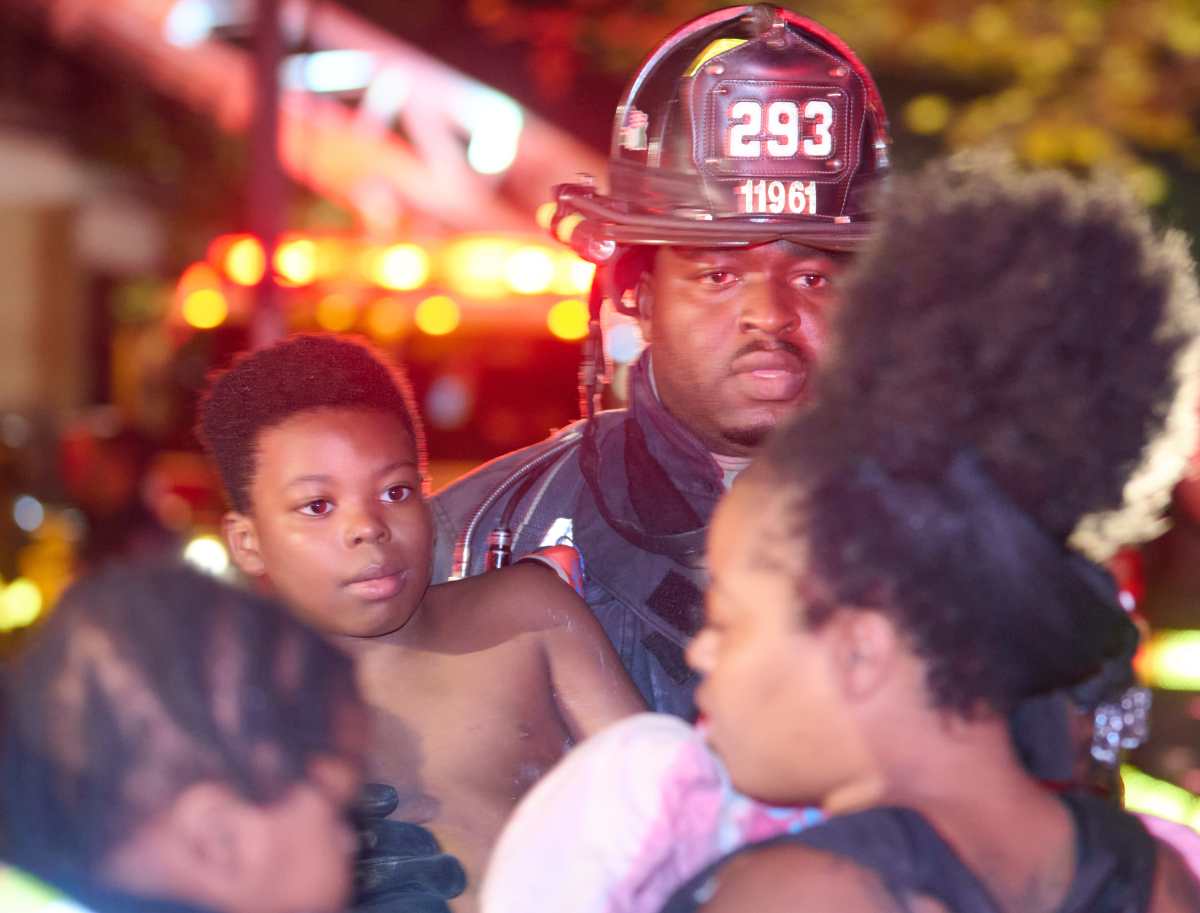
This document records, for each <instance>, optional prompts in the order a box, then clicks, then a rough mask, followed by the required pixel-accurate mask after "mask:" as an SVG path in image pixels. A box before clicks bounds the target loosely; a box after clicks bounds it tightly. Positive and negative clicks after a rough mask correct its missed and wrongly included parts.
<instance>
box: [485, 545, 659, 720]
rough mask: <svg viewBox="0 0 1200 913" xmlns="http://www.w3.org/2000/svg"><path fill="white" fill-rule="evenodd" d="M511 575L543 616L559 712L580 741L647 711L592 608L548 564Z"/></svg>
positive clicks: (543, 641)
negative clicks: (614, 723) (615, 722)
mask: <svg viewBox="0 0 1200 913" xmlns="http://www.w3.org/2000/svg"><path fill="white" fill-rule="evenodd" d="M505 573H506V574H508V575H510V579H512V580H513V581H514V583H517V582H518V581H519V584H518V585H519V586H520V588H521V602H522V603H523V604H524V605H525V606H527V607H530V608H532V609H533V610H534V611H536V612H537V614H538V623H537V626H536V627H537V628H538V635H539V637H540V640H541V646H542V651H543V655H544V656H545V658H546V665H547V668H548V669H549V673H550V685H551V689H552V691H553V694H554V701H555V704H556V705H557V707H558V711H559V713H560V714H561V715H562V718H563V720H564V721H565V722H566V724H567V729H568V731H569V732H570V734H571V738H572V739H574V740H575V741H580V740H582V739H584V738H586V737H587V736H589V735H591V734H592V733H593V732H596V731H597V730H599V729H601V728H603V727H604V726H606V725H608V724H609V723H611V722H614V721H615V720H619V719H622V718H624V717H627V716H630V715H631V714H634V713H642V712H644V711H645V710H646V703H645V701H643V700H642V696H641V695H640V694H639V693H638V690H637V688H636V687H634V684H633V682H632V681H630V679H629V676H628V674H626V672H625V668H624V667H623V666H622V665H621V659H620V657H619V656H617V651H616V650H614V649H613V646H612V644H611V643H610V642H609V640H608V637H607V635H605V633H604V629H603V628H602V627H600V623H599V622H598V621H596V618H595V616H594V615H592V610H591V609H589V608H588V605H587V603H586V602H584V601H583V600H582V599H580V598H579V596H577V595H576V594H575V591H574V590H572V589H571V588H570V587H569V586H567V585H566V584H565V583H563V582H562V580H560V579H559V578H558V577H557V576H556V575H555V573H554V572H553V571H551V570H549V569H548V568H540V567H538V566H537V565H536V564H528V563H522V564H520V565H517V566H516V567H513V568H511V569H507V570H506V571H505Z"/></svg>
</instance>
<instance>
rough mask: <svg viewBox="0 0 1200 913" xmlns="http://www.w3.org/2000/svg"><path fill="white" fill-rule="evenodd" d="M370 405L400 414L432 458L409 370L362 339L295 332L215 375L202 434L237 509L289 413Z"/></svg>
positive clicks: (244, 504)
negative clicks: (272, 433)
mask: <svg viewBox="0 0 1200 913" xmlns="http://www.w3.org/2000/svg"><path fill="white" fill-rule="evenodd" d="M329 408H334V409H371V410H376V411H379V412H384V413H387V414H389V415H395V416H397V417H399V418H400V420H401V421H402V422H403V423H404V427H405V428H407V429H408V431H409V432H410V433H411V434H412V436H413V440H414V441H415V443H416V446H417V453H418V459H419V462H420V464H421V466H422V468H423V467H424V464H425V437H424V433H423V431H422V428H421V424H420V417H419V413H418V412H417V408H416V405H415V403H414V401H413V394H412V387H411V385H410V384H409V382H408V378H407V377H406V375H405V374H404V371H403V370H402V369H401V368H400V367H399V366H397V365H394V364H392V363H391V362H390V361H389V360H388V359H387V358H386V356H384V355H383V353H381V352H379V351H378V350H377V349H375V348H373V347H372V346H370V345H368V344H367V343H365V342H362V341H360V340H356V339H351V338H347V337H345V336H334V335H330V334H322V333H305V334H297V335H295V336H291V337H289V338H287V339H285V340H283V341H282V342H279V343H276V344H275V345H273V346H271V347H269V348H266V349H262V350H260V351H257V352H244V353H242V354H241V355H239V356H238V357H237V358H235V359H234V362H233V364H232V365H231V366H230V367H229V368H228V369H226V370H224V371H218V372H214V373H213V374H212V375H210V377H209V383H208V389H207V391H206V392H205V394H204V396H203V397H202V398H201V401H200V409H199V412H200V417H199V421H198V423H197V430H196V435H197V437H198V438H199V439H200V442H201V444H202V445H203V446H204V449H205V452H207V453H208V455H209V457H210V458H211V459H212V460H213V462H214V463H216V465H217V470H218V471H219V472H220V474H221V483H222V486H223V487H224V489H225V496H226V498H227V499H228V501H229V503H230V505H231V506H232V507H233V509H234V510H236V511H240V512H242V513H246V512H248V511H249V510H250V509H251V504H250V486H251V483H252V482H253V479H254V471H255V459H256V454H257V449H258V440H259V436H260V435H261V434H262V432H263V431H264V430H265V429H267V428H270V427H272V426H275V425H278V424H279V423H280V422H282V421H284V420H285V419H288V418H290V417H291V416H293V415H296V414H297V413H301V412H308V411H310V410H313V409H329Z"/></svg>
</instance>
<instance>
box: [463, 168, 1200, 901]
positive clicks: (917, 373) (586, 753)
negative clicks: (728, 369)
mask: <svg viewBox="0 0 1200 913" xmlns="http://www.w3.org/2000/svg"><path fill="white" fill-rule="evenodd" d="M882 202H883V206H882V207H881V209H882V211H884V212H886V213H887V215H886V216H885V217H884V219H883V220H882V222H881V224H880V227H879V234H878V236H877V237H876V238H875V239H874V240H873V241H872V242H871V243H870V244H869V245H868V246H867V248H866V249H865V250H864V252H863V254H862V261H861V263H859V264H857V265H856V267H855V268H854V270H853V271H852V273H851V275H850V277H849V281H848V285H847V286H846V289H845V298H844V303H843V305H842V307H841V308H840V309H838V310H836V311H835V312H834V316H833V321H832V326H831V332H832V337H831V339H830V350H829V359H828V361H827V362H826V363H825V366H824V367H823V368H822V371H821V372H819V373H818V375H817V389H816V395H815V399H814V403H813V405H812V406H810V407H809V408H808V409H806V410H805V411H804V412H802V413H801V414H799V415H798V416H797V417H796V418H795V419H793V420H792V421H791V422H789V423H788V424H786V425H784V426H782V427H781V429H780V430H779V432H778V433H777V434H776V435H774V436H773V437H772V438H770V439H769V440H768V442H767V444H766V447H765V450H764V452H763V454H762V456H760V457H759V458H758V459H757V460H756V462H755V463H753V464H752V465H751V467H750V468H749V469H748V470H747V472H746V473H745V474H743V476H742V477H740V478H739V480H738V481H737V482H735V484H734V485H733V487H732V489H731V491H730V493H729V494H728V495H727V496H726V497H725V498H724V499H723V500H722V502H721V503H720V504H719V506H718V508H717V511H716V515H715V521H714V524H713V526H712V527H711V529H710V536H709V541H708V551H707V555H708V562H709V568H710V571H711V574H712V586H711V588H710V589H709V590H708V592H707V594H706V603H707V606H706V619H705V623H704V626H703V627H702V629H701V631H700V633H699V634H698V635H697V637H696V639H695V640H694V641H693V642H692V644H691V646H690V648H689V652H688V659H689V662H690V663H691V665H692V667H693V668H694V669H696V670H697V671H698V672H700V673H701V674H702V676H703V680H702V682H701V684H700V686H699V689H698V691H697V703H698V706H699V707H700V709H701V712H702V714H703V723H702V724H701V725H699V726H695V727H692V726H688V725H686V724H684V723H683V722H682V721H680V720H678V719H675V718H673V717H670V716H666V715H663V714H643V715H639V716H637V717H634V718H632V719H630V720H626V721H623V722H621V723H619V724H617V725H615V726H612V727H610V728H609V729H607V730H606V731H605V732H604V733H603V734H602V735H601V736H599V737H598V738H596V739H592V740H590V741H589V742H588V743H587V744H585V745H583V746H581V747H580V748H579V749H578V750H577V751H575V752H572V754H571V755H570V756H568V757H567V758H565V759H564V761H563V762H562V763H561V764H560V765H559V766H558V767H557V768H556V769H555V770H554V771H552V772H551V773H550V774H549V775H548V776H547V777H546V778H544V779H543V780H542V782H540V783H539V784H538V786H537V787H535V788H534V790H532V791H531V792H530V794H529V796H527V797H526V799H525V800H524V801H523V802H522V804H521V806H520V807H519V808H518V809H517V812H516V813H515V815H514V816H513V819H512V822H511V823H510V825H509V827H508V828H507V829H506V830H505V832H504V834H503V835H502V836H501V839H500V841H499V843H498V845H497V849H496V853H495V857H494V862H493V866H492V868H491V869H490V870H489V874H488V879H487V884H486V885H485V889H484V913H493V911H494V913H501V911H504V910H512V909H531V910H532V909H540V908H541V907H539V905H538V899H537V898H538V897H539V896H551V897H553V898H556V899H557V900H558V901H559V903H558V905H557V907H555V906H554V905H551V906H549V907H545V909H550V908H561V907H563V906H565V905H566V903H565V898H568V897H570V898H571V899H572V903H571V904H570V906H571V908H572V909H575V910H581V911H593V913H601V911H603V913H658V911H659V910H662V911H663V913H690V911H693V910H696V909H697V908H702V909H704V910H705V911H710V913H724V911H743V910H755V911H758V913H774V911H783V910H788V911H796V910H806V911H817V910H821V911H826V910H828V911H837V913H859V911H872V913H876V911H921V913H925V911H931V913H932V911H936V913H945V911H954V913H1000V911H1012V913H1015V911H1021V913H1083V911H1087V913H1101V911H1105V913H1117V911H1119V913H1134V911H1138V913H1147V911H1152V913H1167V911H1170V913H1180V911H1184V910H1187V911H1196V910H1200V891H1198V887H1200V885H1198V884H1197V883H1196V882H1194V881H1193V880H1192V879H1191V878H1190V877H1189V875H1188V870H1187V868H1186V867H1185V865H1184V863H1183V862H1181V860H1180V858H1179V856H1178V855H1177V853H1176V849H1178V850H1179V851H1181V852H1182V853H1184V854H1186V857H1187V859H1188V861H1190V862H1191V864H1192V865H1193V866H1195V867H1196V868H1195V870H1194V871H1195V874H1197V875H1198V876H1200V852H1198V847H1197V843H1198V842H1200V840H1198V838H1197V835H1196V834H1195V833H1194V832H1192V831H1190V830H1188V829H1186V828H1182V827H1179V828H1178V829H1172V828H1171V827H1170V824H1169V822H1163V821H1160V820H1158V819H1153V818H1149V817H1147V816H1142V817H1140V818H1135V817H1134V816H1131V815H1127V814H1125V813H1124V812H1123V811H1121V810H1120V809H1119V807H1118V802H1116V801H1114V798H1116V797H1115V796H1114V795H1109V796H1107V797H1104V798H1101V797H1100V796H1097V795H1096V794H1095V792H1094V790H1093V782H1092V778H1091V777H1090V776H1089V775H1088V774H1089V773H1090V772H1089V771H1085V770H1084V768H1085V767H1086V766H1087V760H1088V759H1094V760H1095V763H1096V764H1097V766H1100V767H1104V768H1107V767H1108V765H1111V764H1113V763H1114V761H1115V760H1116V757H1117V755H1118V754H1119V751H1120V748H1121V746H1122V744H1128V742H1129V741H1131V740H1132V739H1133V738H1134V737H1135V736H1136V735H1138V733H1137V732H1136V730H1137V728H1138V723H1139V722H1140V721H1139V719H1138V716H1139V714H1138V711H1139V709H1141V707H1142V705H1141V704H1140V702H1139V691H1138V690H1137V689H1131V688H1130V687H1129V686H1130V685H1132V684H1133V681H1132V670H1131V667H1130V658H1131V656H1132V653H1133V650H1134V647H1135V645H1136V640H1137V634H1136V629H1135V628H1134V626H1133V625H1132V624H1131V623H1130V621H1129V620H1128V618H1127V616H1126V613H1125V612H1124V610H1123V609H1122V607H1121V606H1120V604H1119V601H1118V594H1117V591H1116V587H1115V585H1114V581H1113V580H1112V578H1111V577H1110V576H1109V575H1108V574H1107V573H1106V572H1105V571H1104V570H1103V568H1102V567H1101V566H1100V565H1099V564H1097V563H1094V561H1095V559H1103V558H1105V557H1107V555H1108V554H1110V553H1111V552H1112V550H1113V549H1114V548H1115V547H1116V546H1118V545H1121V544H1123V543H1126V542H1130V541H1134V540H1136V539H1137V538H1138V537H1139V536H1144V535H1149V534H1152V533H1153V530H1154V528H1155V525H1156V523H1157V516H1158V512H1159V511H1160V510H1161V507H1162V505H1163V504H1164V503H1165V497H1166V495H1167V493H1168V492H1169V490H1170V487H1171V484H1172V482H1173V480H1174V478H1175V477H1176V476H1177V475H1178V473H1179V472H1180V471H1181V470H1182V467H1183V465H1184V463H1185V460H1186V454H1187V452H1188V450H1189V449H1190V446H1191V444H1192V441H1193V440H1194V437H1193V434H1194V429H1193V422H1194V417H1195V416H1194V413H1193V408H1194V403H1195V402H1196V399H1195V396H1196V381H1197V374H1198V372H1197V367H1198V365H1197V357H1198V349H1197V332H1198V330H1200V297H1198V293H1197V286H1196V279H1195V276H1194V273H1193V264H1192V261H1191V258H1190V256H1189V255H1188V252H1187V245H1186V239H1184V238H1182V237H1181V236H1179V235H1178V234H1177V233H1167V234H1166V235H1162V234H1159V233H1157V232H1156V231H1154V230H1153V229H1152V227H1151V225H1150V223H1149V220H1148V218H1147V217H1146V215H1145V214H1144V213H1143V212H1142V211H1141V210H1140V209H1138V208H1137V207H1136V206H1134V205H1133V204H1131V203H1130V202H1128V201H1127V200H1126V199H1125V198H1124V196H1123V195H1122V194H1121V193H1120V192H1119V190H1114V188H1112V187H1109V186H1106V185H1087V184H1081V183H1078V182H1076V181H1074V180H1071V179H1069V178H1067V177H1066V176H1064V175H1059V174H1028V173H1023V172H1020V171H1017V170H1014V169H1013V167H1012V166H1011V165H1008V164H1005V163H997V162H994V161H992V160H991V159H982V160H976V159H970V160H953V161H950V162H943V163H938V164H935V165H932V166H930V167H929V168H928V169H927V170H926V171H924V172H922V173H921V174H919V175H917V176H915V177H910V178H907V179H900V180H898V182H897V184H896V186H895V187H893V188H892V189H891V190H890V192H889V194H888V196H887V197H886V198H885V199H884V200H883V201H882ZM1085 555H1087V556H1090V557H1085ZM1093 721H1095V723H1096V724H1098V725H1093ZM1101 762H1103V763H1101ZM631 774H634V775H636V774H641V775H642V776H641V779H640V780H634V779H633V777H632V776H631ZM631 780H633V782H631ZM1047 781H1056V782H1053V783H1048V782H1047ZM646 796H651V797H653V799H652V800H647V799H646ZM565 809H570V811H569V813H568V812H564V811H562V810H565ZM581 817H583V818H585V819H587V820H605V821H608V822H613V823H612V824H611V825H610V829H611V830H613V831H614V832H616V831H618V830H619V832H620V833H622V834H626V835H629V834H633V835H635V836H634V837H633V838H632V839H630V838H627V839H625V840H623V841H613V842H612V843H611V844H608V843H602V842H600V841H597V840H594V839H592V838H591V837H590V836H588V837H579V838H575V837H573V836H572V832H571V829H570V821H572V820H577V819H579V818H581ZM822 818H824V821H823V823H819V824H816V825H815V826H814V824H813V822H814V819H815V820H817V821H821V820H822ZM1148 831H1149V832H1151V833H1154V834H1155V836H1156V837H1157V838H1159V839H1161V840H1164V841H1168V842H1169V844H1170V845H1168V844H1167V843H1159V842H1157V840H1155V839H1152V838H1151V837H1150V836H1149V834H1148ZM768 838H770V841H771V842H768V843H762V842H761V841H764V840H767V839H768ZM629 843H634V844H636V845H640V846H642V847H644V848H645V850H644V853H643V854H642V855H641V856H639V857H637V858H633V859H631V858H630V856H629V854H628V852H627V850H626V846H627V845H628V844H629ZM739 847H746V848H745V849H743V850H742V851H741V852H740V853H738V852H736V850H737V849H738V848H739ZM731 853H733V854H734V855H732V856H729V855H728V854H731ZM647 857H649V858H647ZM714 860H723V861H722V862H714ZM545 870H549V871H552V872H555V873H556V876H555V878H554V879H553V880H552V881H551V883H549V884H547V883H546V881H545V879H543V880H542V881H540V882H536V883H535V881H534V880H533V879H532V878H531V877H530V876H531V873H533V872H538V871H545ZM689 876H692V877H691V878H690V880H689ZM681 882H682V883H683V884H682V886H681ZM664 903H665V904H666V906H664Z"/></svg>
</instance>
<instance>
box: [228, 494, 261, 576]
mask: <svg viewBox="0 0 1200 913" xmlns="http://www.w3.org/2000/svg"><path fill="white" fill-rule="evenodd" d="M221 533H222V535H223V536H224V537H225V544H226V545H227V546H228V547H229V555H230V557H231V558H232V559H233V563H234V564H236V565H237V568H238V570H240V571H241V572H242V573H243V574H245V575H246V576H247V577H261V576H263V575H264V574H265V573H266V572H267V565H266V562H265V561H263V557H262V553H261V551H260V550H259V545H258V528H257V527H256V526H255V525H254V519H253V518H252V517H250V516H249V515H248V514H243V513H240V512H239V511H236V510H231V511H227V512H226V513H225V516H224V517H222V518H221Z"/></svg>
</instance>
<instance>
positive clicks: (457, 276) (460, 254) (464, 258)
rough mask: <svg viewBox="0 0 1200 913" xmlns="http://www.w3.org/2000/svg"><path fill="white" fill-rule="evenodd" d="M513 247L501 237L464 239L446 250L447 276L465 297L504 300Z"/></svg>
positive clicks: (511, 243) (506, 292)
mask: <svg viewBox="0 0 1200 913" xmlns="http://www.w3.org/2000/svg"><path fill="white" fill-rule="evenodd" d="M514 246H515V245H514V244H513V242H511V241H508V240H505V239H503V238H467V239H465V240H462V241H459V242H457V243H455V244H452V245H451V246H450V247H449V248H448V249H447V251H446V264H445V265H446V270H445V272H446V277H447V278H448V279H449V280H450V282H451V283H453V284H454V287H455V288H457V289H458V290H459V291H460V292H462V293H463V294H464V295H470V296H471V297H473V298H503V297H504V296H505V295H507V294H508V286H507V285H506V284H505V281H504V272H505V266H506V264H507V262H508V255H509V253H511V251H512V249H513V247H514Z"/></svg>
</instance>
